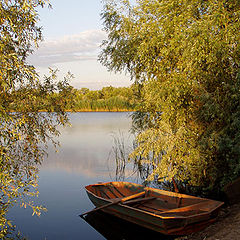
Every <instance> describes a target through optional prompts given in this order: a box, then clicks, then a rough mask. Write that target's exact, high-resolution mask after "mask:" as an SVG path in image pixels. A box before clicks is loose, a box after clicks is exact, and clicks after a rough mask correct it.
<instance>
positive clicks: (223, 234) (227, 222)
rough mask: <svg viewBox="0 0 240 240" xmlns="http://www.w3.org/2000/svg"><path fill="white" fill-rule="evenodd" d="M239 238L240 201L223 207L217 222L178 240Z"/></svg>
mask: <svg viewBox="0 0 240 240" xmlns="http://www.w3.org/2000/svg"><path fill="white" fill-rule="evenodd" d="M186 239H187V240H238V239H240V203H238V204H235V205H233V206H230V207H225V208H222V209H221V211H220V213H219V217H218V220H217V222H216V223H214V224H212V225H210V226H209V227H208V228H206V229H204V230H203V231H201V232H199V233H195V234H193V235H190V236H188V237H183V238H179V239H178V240H186Z"/></svg>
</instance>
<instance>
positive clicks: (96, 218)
mask: <svg viewBox="0 0 240 240" xmlns="http://www.w3.org/2000/svg"><path fill="white" fill-rule="evenodd" d="M82 218H83V219H84V220H85V221H86V222H87V223H88V224H90V225H91V226H92V227H93V228H95V229H96V230H97V231H98V232H99V233H100V234H101V235H103V236H104V237H105V238H106V239H108V240H133V239H138V240H141V239H142V240H143V239H144V240H146V239H158V240H172V239H174V237H173V236H166V235H162V234H161V233H158V232H155V231H152V230H149V229H147V228H143V227H141V226H138V225H136V224H133V223H131V222H128V221H125V220H123V219H121V218H118V217H115V216H112V215H110V214H108V213H105V212H102V211H101V210H99V211H96V212H92V213H88V214H87V215H85V217H82Z"/></svg>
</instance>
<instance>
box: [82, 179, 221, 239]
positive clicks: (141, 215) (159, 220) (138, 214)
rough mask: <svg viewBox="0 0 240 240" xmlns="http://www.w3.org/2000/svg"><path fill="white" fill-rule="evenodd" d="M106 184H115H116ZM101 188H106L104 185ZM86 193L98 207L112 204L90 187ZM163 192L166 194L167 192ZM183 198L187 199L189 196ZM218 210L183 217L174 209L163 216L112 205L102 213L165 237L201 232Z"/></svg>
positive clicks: (157, 191) (212, 219)
mask: <svg viewBox="0 0 240 240" xmlns="http://www.w3.org/2000/svg"><path fill="white" fill-rule="evenodd" d="M106 184H114V182H111V183H106ZM124 184H126V185H128V184H129V183H123V185H124ZM132 186H134V187H136V189H137V191H138V192H140V191H141V190H143V189H145V190H146V191H148V192H149V191H150V190H151V191H153V192H154V194H158V193H159V191H160V192H161V190H156V189H152V188H145V187H144V186H142V185H139V184H133V185H132ZM132 186H131V187H132ZM101 188H102V189H103V188H104V187H103V185H102V187H101ZM86 191H87V194H88V197H89V199H90V200H91V201H92V203H93V204H94V205H95V206H96V207H100V206H104V205H106V204H109V203H111V201H112V199H107V198H104V197H102V196H99V195H100V194H99V195H98V194H96V192H93V191H91V188H89V187H86ZM121 191H122V189H121ZM99 192H101V191H99ZM163 192H164V193H166V191H163ZM169 195H170V196H171V195H173V196H174V197H175V196H176V193H171V192H169ZM181 196H183V197H185V196H187V195H181ZM185 198H186V197H185ZM191 199H194V201H197V200H198V199H200V198H195V197H192V196H191ZM187 201H190V200H188V199H186V202H187ZM192 201H193V200H192ZM198 201H200V200H198ZM221 205H222V203H219V205H218V206H221ZM179 209H180V208H179ZM182 209H184V207H182ZM218 209H219V207H215V208H214V209H212V210H211V211H206V212H203V213H201V214H194V215H190V216H187V217H186V216H182V215H183V214H182V213H181V214H182V215H176V213H175V212H174V213H173V211H174V208H173V209H172V210H171V209H170V211H163V212H162V214H161V213H160V214H159V213H158V214H155V213H152V212H148V211H145V210H143V209H139V208H136V207H134V206H129V205H124V204H115V205H111V206H109V207H107V208H103V209H102V211H104V212H106V213H109V214H112V215H114V216H116V217H119V218H121V219H124V220H126V221H129V222H132V223H135V224H137V225H140V226H142V227H145V228H148V229H151V230H154V231H157V232H160V233H162V234H165V235H188V234H190V233H193V232H196V231H200V230H202V229H203V228H205V227H206V226H208V225H209V224H210V223H212V222H214V221H215V219H216V216H217V212H218ZM178 211H179V210H178Z"/></svg>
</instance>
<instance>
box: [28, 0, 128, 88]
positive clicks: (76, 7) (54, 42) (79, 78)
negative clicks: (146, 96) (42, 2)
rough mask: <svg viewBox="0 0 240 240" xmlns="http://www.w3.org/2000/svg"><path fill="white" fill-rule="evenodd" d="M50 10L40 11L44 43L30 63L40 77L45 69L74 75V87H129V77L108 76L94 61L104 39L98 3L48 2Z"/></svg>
mask: <svg viewBox="0 0 240 240" xmlns="http://www.w3.org/2000/svg"><path fill="white" fill-rule="evenodd" d="M51 4H52V7H53V9H48V8H44V9H39V15H40V19H41V21H40V25H41V26H42V27H43V37H44V41H43V42H42V43H41V44H40V48H39V49H38V50H36V51H35V53H34V55H33V56H31V57H30V58H29V62H30V63H32V64H33V65H35V66H36V68H37V70H38V71H39V73H40V75H42V74H47V71H48V67H56V68H58V69H59V70H60V73H59V77H62V76H63V75H64V74H65V73H66V72H67V71H71V73H73V74H74V76H75V79H74V80H73V81H72V82H71V84H72V85H73V86H74V87H76V88H81V87H88V88H90V89H101V88H102V87H103V86H109V85H112V86H115V87H117V86H129V85H130V84H131V83H132V82H130V78H129V76H126V75H125V74H114V73H109V72H108V71H107V70H106V68H105V67H103V66H101V64H100V63H99V62H98V61H97V55H98V53H99V51H100V48H99V45H100V44H101V42H102V40H103V39H104V38H106V34H105V33H104V32H103V31H102V28H103V26H102V25H101V18H100V13H101V10H102V3H101V0H51Z"/></svg>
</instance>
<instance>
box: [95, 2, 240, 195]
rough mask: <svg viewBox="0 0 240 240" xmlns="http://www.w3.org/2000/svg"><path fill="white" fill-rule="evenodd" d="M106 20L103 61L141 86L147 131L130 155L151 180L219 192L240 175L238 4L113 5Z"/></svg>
mask: <svg viewBox="0 0 240 240" xmlns="http://www.w3.org/2000/svg"><path fill="white" fill-rule="evenodd" d="M102 18H103V21H104V26H105V30H106V32H107V33H108V40H106V41H104V42H103V45H102V47H103V50H102V53H101V55H100V57H99V58H100V61H101V62H102V64H103V65H105V66H106V67H108V69H109V70H111V71H116V72H119V71H120V72H121V71H127V72H128V73H130V75H131V76H132V78H133V79H134V80H135V81H136V82H137V83H138V84H139V85H141V86H142V87H141V93H142V94H141V96H142V104H141V109H140V110H141V111H142V112H146V113H147V114H148V115H147V124H145V125H146V126H148V127H147V128H145V129H143V130H142V131H141V132H140V133H139V135H138V137H137V143H138V145H137V147H136V149H135V151H134V152H133V153H132V154H131V157H132V158H133V159H135V158H138V159H139V161H144V163H146V162H147V163H148V164H151V165H152V166H153V174H152V175H151V177H150V179H153V178H156V177H157V178H158V179H159V180H161V181H162V180H165V181H168V180H170V181H171V179H173V178H174V179H176V180H178V181H181V182H184V183H188V184H190V185H192V186H200V187H202V189H203V188H204V187H205V190H214V191H215V192H217V191H218V190H220V189H221V188H222V186H224V184H226V183H228V182H230V181H231V180H233V179H235V178H236V177H238V176H240V145H239V140H240V122H239V121H240V118H239V117H240V106H239V101H240V74H239V73H240V72H239V69H240V68H239V65H240V46H239V42H240V34H239V29H240V4H239V1H237V0H230V1H229V0H221V1H210V0H206V1H202V0H193V1H188V0H181V1H179V0H178V1H176V0H138V1H136V4H135V5H134V6H131V4H130V3H129V1H127V0H122V1H114V0H111V1H105V6H104V9H103V12H102ZM159 113H161V114H160V115H159ZM144 117H146V114H145V115H144ZM140 156H141V158H140Z"/></svg>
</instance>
